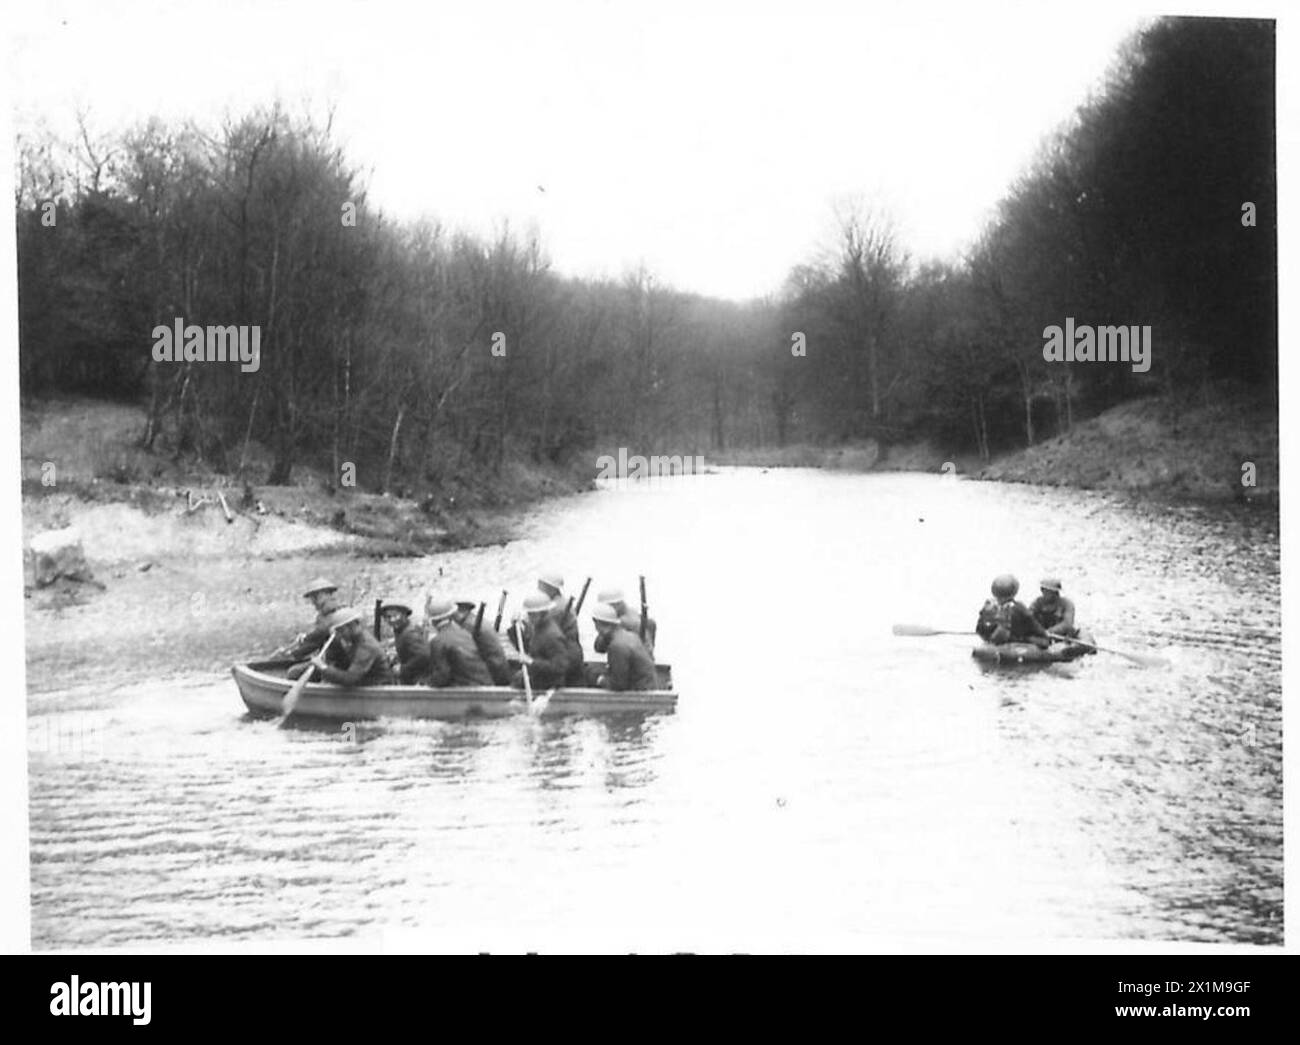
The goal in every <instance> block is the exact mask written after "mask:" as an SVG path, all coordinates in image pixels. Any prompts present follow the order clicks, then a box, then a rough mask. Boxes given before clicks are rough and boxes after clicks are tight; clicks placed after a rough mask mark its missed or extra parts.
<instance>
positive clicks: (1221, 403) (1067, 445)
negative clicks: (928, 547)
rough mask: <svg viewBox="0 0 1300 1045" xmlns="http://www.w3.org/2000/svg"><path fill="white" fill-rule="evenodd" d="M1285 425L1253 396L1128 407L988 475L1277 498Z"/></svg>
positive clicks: (1156, 400) (1221, 395) (985, 474)
mask: <svg viewBox="0 0 1300 1045" xmlns="http://www.w3.org/2000/svg"><path fill="white" fill-rule="evenodd" d="M1279 475H1280V471H1279V457H1278V419H1277V413H1276V410H1275V409H1274V407H1273V405H1272V404H1271V402H1269V401H1268V400H1267V399H1266V398H1264V397H1262V396H1261V395H1259V394H1258V393H1257V392H1253V391H1249V390H1228V389H1216V390H1215V391H1214V392H1213V394H1212V398H1206V399H1203V400H1201V401H1199V402H1194V403H1178V402H1174V401H1172V400H1170V399H1167V398H1165V397H1151V398H1146V399H1138V400H1133V401H1131V402H1127V403H1121V404H1120V405H1119V406H1116V407H1113V408H1111V409H1110V410H1107V411H1105V412H1104V413H1102V414H1099V415H1098V416H1096V417H1094V418H1092V419H1091V420H1088V421H1084V422H1081V423H1079V424H1076V425H1075V426H1074V429H1073V430H1072V431H1071V432H1069V433H1068V434H1066V435H1062V436H1058V437H1057V438H1054V439H1048V440H1046V441H1044V442H1042V443H1038V444H1036V445H1035V446H1032V447H1030V448H1029V449H1027V450H1021V451H1019V452H1016V453H1013V454H1008V455H1006V456H1003V457H1000V458H998V459H996V460H994V461H993V462H992V463H991V464H989V465H987V466H986V467H984V468H982V469H980V470H979V471H978V472H976V473H975V477H976V478H978V479H987V480H994V481H998V482H1013V483H1032V484H1036V485H1041V486H1069V487H1074V488H1076V489H1083V490H1115V491H1130V492H1136V493H1142V494H1150V495H1153V496H1158V497H1167V498H1172V499H1179V500H1182V499H1197V500H1244V501H1254V500H1264V501H1276V499H1277V495H1278V482H1279Z"/></svg>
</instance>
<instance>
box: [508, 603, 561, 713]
mask: <svg viewBox="0 0 1300 1045" xmlns="http://www.w3.org/2000/svg"><path fill="white" fill-rule="evenodd" d="M524 613H525V614H526V615H527V617H528V622H527V624H526V625H524V624H519V625H518V627H519V629H520V630H521V631H523V632H524V648H523V649H522V650H521V651H520V654H519V659H520V661H521V663H523V664H527V665H528V681H529V682H530V683H531V684H532V685H533V687H534V688H537V689H555V688H556V687H558V686H563V685H565V684H566V682H567V680H568V678H569V677H570V673H571V672H572V663H573V647H572V644H571V643H569V642H567V641H565V638H564V633H563V632H562V631H560V625H559V624H558V623H557V622H556V620H555V607H554V602H553V600H552V599H551V598H550V597H549V596H547V595H543V594H541V593H538V594H536V595H529V596H528V597H527V598H526V599H524ZM512 634H513V632H512ZM516 644H517V643H516ZM510 684H511V685H512V686H514V687H515V688H516V689H523V687H524V673H523V671H522V670H520V671H517V672H515V674H514V677H513V678H512V679H511V680H510Z"/></svg>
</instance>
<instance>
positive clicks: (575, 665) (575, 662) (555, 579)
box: [537, 573, 584, 686]
mask: <svg viewBox="0 0 1300 1045" xmlns="http://www.w3.org/2000/svg"><path fill="white" fill-rule="evenodd" d="M537 590H538V591H539V592H541V593H542V594H543V595H545V596H546V597H547V598H548V599H550V600H551V606H552V609H551V615H552V616H553V617H554V618H555V623H556V624H558V625H559V627H560V634H561V635H563V636H564V641H565V642H566V643H567V644H568V647H569V666H568V668H567V670H566V671H565V679H564V680H565V683H566V684H568V685H570V686H581V685H582V683H583V680H584V676H583V664H584V655H583V652H582V639H581V638H580V637H579V635H578V618H577V616H576V615H575V614H574V612H573V609H572V607H571V606H570V605H569V602H570V600H569V599H566V598H565V597H564V578H563V577H561V576H560V575H559V574H558V573H543V574H542V575H541V576H540V577H538V578H537Z"/></svg>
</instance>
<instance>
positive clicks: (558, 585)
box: [537, 573, 564, 595]
mask: <svg viewBox="0 0 1300 1045" xmlns="http://www.w3.org/2000/svg"><path fill="white" fill-rule="evenodd" d="M537 583H538V585H539V586H541V585H545V586H546V587H547V588H550V589H551V593H552V594H553V595H559V594H560V592H562V591H563V590H564V578H563V577H561V576H560V575H559V574H558V573H543V574H542V575H541V576H540V577H538V578H537Z"/></svg>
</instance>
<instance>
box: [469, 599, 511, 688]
mask: <svg viewBox="0 0 1300 1045" xmlns="http://www.w3.org/2000/svg"><path fill="white" fill-rule="evenodd" d="M476 606H477V603H473V602H467V601H464V600H462V601H460V602H457V603H456V623H457V624H459V625H460V626H461V627H462V628H464V629H465V630H466V631H468V632H469V634H470V638H472V639H473V640H474V645H475V647H477V649H478V655H479V656H480V657H482V658H483V663H484V664H486V665H487V669H488V674H489V675H491V676H492V682H493V683H494V684H495V685H497V686H508V685H510V665H509V664H508V663H506V651H505V649H504V648H503V647H502V645H501V636H500V635H498V634H497V633H496V630H495V629H494V628H492V627H491V626H490V625H489V626H488V627H484V626H483V622H482V621H479V620H477V619H476V618H475V615H474V610H475V608H476ZM475 625H478V627H475Z"/></svg>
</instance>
